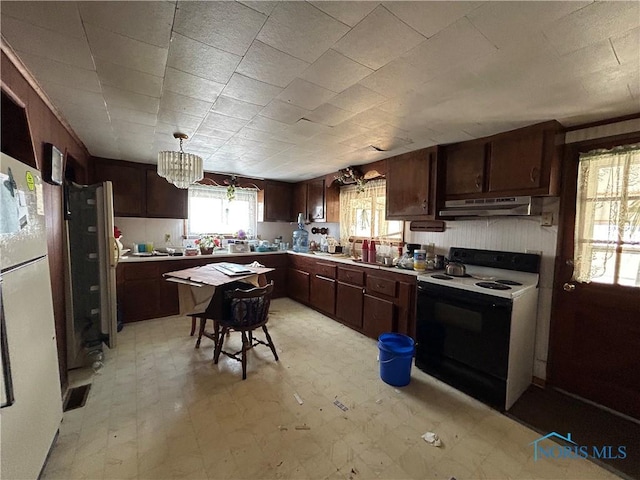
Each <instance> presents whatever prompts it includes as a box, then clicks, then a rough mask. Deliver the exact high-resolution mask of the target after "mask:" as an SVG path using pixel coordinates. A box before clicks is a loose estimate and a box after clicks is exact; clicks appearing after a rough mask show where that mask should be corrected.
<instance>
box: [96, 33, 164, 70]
mask: <svg viewBox="0 0 640 480" xmlns="http://www.w3.org/2000/svg"><path fill="white" fill-rule="evenodd" d="M85 29H86V31H87V37H88V39H89V45H90V46H91V51H92V53H93V56H94V57H98V58H101V59H103V60H106V61H107V62H110V63H115V64H116V65H122V66H123V67H128V68H132V69H133V70H138V71H140V72H145V73H149V74H151V75H155V76H158V77H161V76H163V75H164V69H165V65H166V63H167V49H166V48H162V47H157V46H155V45H149V44H148V43H144V42H141V41H139V40H134V39H132V38H128V37H125V36H123V35H119V34H117V33H113V32H110V31H108V30H104V29H102V28H100V27H97V26H95V25H90V24H86V25H85Z"/></svg>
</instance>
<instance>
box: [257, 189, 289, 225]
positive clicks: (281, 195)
mask: <svg viewBox="0 0 640 480" xmlns="http://www.w3.org/2000/svg"><path fill="white" fill-rule="evenodd" d="M292 196H293V184H291V183H286V182H276V181H272V180H266V181H265V182H264V217H263V221H265V222H291V221H293V220H294V218H293V213H292V212H291V200H292Z"/></svg>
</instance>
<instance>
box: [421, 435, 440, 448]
mask: <svg viewBox="0 0 640 480" xmlns="http://www.w3.org/2000/svg"><path fill="white" fill-rule="evenodd" d="M422 438H423V439H424V441H425V442H427V443H428V444H429V445H433V446H434V447H439V446H441V445H442V441H441V440H440V437H438V435H437V434H435V433H433V432H427V433H425V434H424V435H422Z"/></svg>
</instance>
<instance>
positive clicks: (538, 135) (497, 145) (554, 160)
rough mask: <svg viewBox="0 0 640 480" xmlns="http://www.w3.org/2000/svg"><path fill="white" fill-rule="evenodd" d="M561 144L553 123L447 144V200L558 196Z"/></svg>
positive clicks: (559, 133) (559, 129)
mask: <svg viewBox="0 0 640 480" xmlns="http://www.w3.org/2000/svg"><path fill="white" fill-rule="evenodd" d="M562 143H563V139H562V126H561V125H560V124H559V123H558V122H556V121H550V122H544V123H540V124H536V125H531V126H528V127H524V128H520V129H518V130H513V131H510V132H504V133H499V134H496V135H492V136H490V137H486V138H482V139H478V140H470V141H468V142H463V143H457V144H453V145H448V146H446V147H445V153H446V198H447V199H450V200H459V199H468V198H482V197H496V196H515V195H534V196H544V195H557V194H558V187H559V168H560V163H559V162H560V153H561V148H562Z"/></svg>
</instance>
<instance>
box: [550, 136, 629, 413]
mask: <svg viewBox="0 0 640 480" xmlns="http://www.w3.org/2000/svg"><path fill="white" fill-rule="evenodd" d="M638 142H640V136H638V135H637V134H636V135H635V136H630V135H627V136H625V137H620V138H617V139H609V140H607V141H603V140H600V141H598V142H590V143H586V142H585V143H583V144H579V145H572V146H569V147H568V149H567V155H566V157H565V162H564V167H563V168H564V170H563V184H564V185H563V193H562V199H561V221H560V225H561V230H560V232H559V233H560V244H559V246H558V256H557V258H556V271H555V284H554V297H553V306H552V323H551V336H550V342H549V371H548V377H549V378H548V380H549V383H550V384H551V385H553V386H554V387H557V388H560V389H562V390H565V391H567V392H569V393H572V394H575V395H578V396H580V397H582V398H585V399H587V400H591V401H593V402H596V403H598V404H600V405H604V406H606V407H609V408H612V409H614V410H616V411H619V412H621V413H624V414H626V415H630V416H632V417H635V418H640V375H638V368H639V367H640V143H638Z"/></svg>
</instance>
